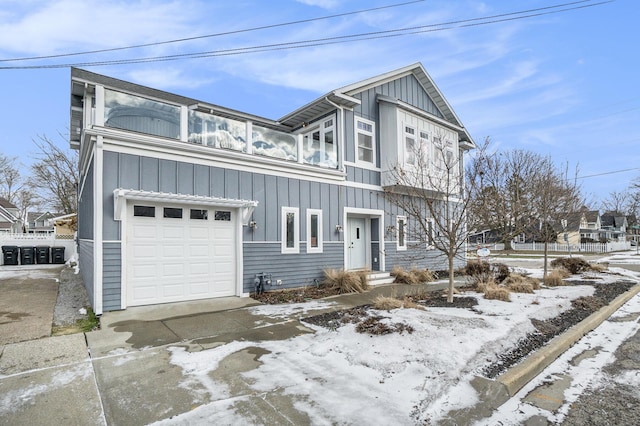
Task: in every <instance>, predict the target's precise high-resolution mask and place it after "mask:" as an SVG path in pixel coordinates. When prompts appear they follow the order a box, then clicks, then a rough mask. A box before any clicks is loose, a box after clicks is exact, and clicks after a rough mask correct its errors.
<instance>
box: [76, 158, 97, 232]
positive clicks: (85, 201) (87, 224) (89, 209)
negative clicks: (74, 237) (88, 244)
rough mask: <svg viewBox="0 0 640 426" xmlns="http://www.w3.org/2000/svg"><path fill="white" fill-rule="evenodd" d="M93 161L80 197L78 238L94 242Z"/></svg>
mask: <svg viewBox="0 0 640 426" xmlns="http://www.w3.org/2000/svg"><path fill="white" fill-rule="evenodd" d="M93 170H94V167H93V160H91V164H90V165H89V168H88V170H87V177H86V179H85V181H84V185H83V186H82V188H81V191H82V192H81V193H80V194H79V197H78V213H79V214H78V238H79V239H80V238H84V239H88V240H93V197H94V194H93Z"/></svg>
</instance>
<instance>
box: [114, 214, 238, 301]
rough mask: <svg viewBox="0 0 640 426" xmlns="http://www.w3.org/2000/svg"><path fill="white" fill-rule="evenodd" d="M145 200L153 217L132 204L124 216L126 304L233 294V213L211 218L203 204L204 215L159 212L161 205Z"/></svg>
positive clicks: (235, 242)
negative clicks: (227, 217)
mask: <svg viewBox="0 0 640 426" xmlns="http://www.w3.org/2000/svg"><path fill="white" fill-rule="evenodd" d="M145 204H146V203H145ZM149 205H155V207H156V210H155V211H156V216H155V217H136V216H133V213H132V211H133V209H132V208H131V209H130V210H129V214H128V216H127V241H126V244H127V250H126V252H127V258H126V262H127V265H126V270H127V287H128V290H127V305H129V306H135V305H149V304H157V303H166V302H177V301H183V300H195V299H204V298H210V297H222V296H231V295H234V294H235V289H236V267H237V262H236V251H237V246H236V245H237V243H238V242H237V241H236V239H237V238H236V222H235V217H236V215H235V214H232V215H231V218H232V220H231V221H227V220H217V221H216V220H214V216H213V214H211V213H212V211H211V210H209V211H210V215H209V219H208V220H195V219H190V218H189V215H188V214H187V215H186V216H185V217H184V218H182V219H181V218H165V217H163V214H162V213H161V212H162V211H163V207H165V206H164V205H162V204H157V203H156V204H154V203H149ZM129 207H131V206H129ZM172 207H176V206H175V205H174V206H172ZM195 208H197V206H196V207H195ZM203 209H206V207H205V208H203Z"/></svg>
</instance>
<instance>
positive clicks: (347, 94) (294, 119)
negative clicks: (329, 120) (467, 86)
mask: <svg viewBox="0 0 640 426" xmlns="http://www.w3.org/2000/svg"><path fill="white" fill-rule="evenodd" d="M410 74H413V75H414V76H415V77H416V79H417V80H418V82H420V84H421V85H422V87H423V88H424V90H425V91H426V93H427V94H428V95H429V97H430V98H431V99H432V100H433V102H434V103H435V104H436V106H437V107H438V109H439V110H440V112H441V113H442V115H443V116H444V118H445V120H446V121H447V122H449V123H451V124H453V125H454V126H456V127H460V128H462V129H463V132H462V134H461V139H462V140H466V141H468V142H470V143H472V144H473V139H472V138H471V135H470V134H469V133H468V132H467V131H466V129H464V126H463V125H462V122H461V121H460V119H459V118H458V116H457V115H456V113H455V112H454V111H453V108H451V105H449V102H447V100H446V99H445V97H444V95H443V94H442V92H441V91H440V89H438V86H436V84H435V83H434V81H433V79H432V78H431V76H430V75H429V74H428V73H427V71H426V70H425V69H424V67H423V66H422V64H421V63H419V62H417V63H415V64H413V65H408V66H406V67H403V68H400V69H397V70H394V71H390V72H387V73H384V74H381V75H378V76H376V77H371V78H368V79H366V80H362V81H359V82H357V83H353V84H349V85H347V86H344V87H341V88H339V89H336V90H333V91H331V92H329V93H327V94H326V95H323V96H320V97H319V98H318V99H316V100H315V101H313V102H310V103H308V104H307V105H304V106H302V107H300V108H298V109H297V110H295V111H293V112H292V113H289V114H287V115H285V116H284V117H282V118H280V119H279V120H278V121H279V122H280V123H282V124H285V125H287V126H289V127H292V128H297V127H300V126H302V125H303V123H308V122H310V121H311V120H312V119H314V118H316V117H318V116H319V115H321V114H323V113H324V112H327V111H330V110H332V109H334V108H335V107H336V105H340V106H343V107H346V108H353V107H354V106H356V105H358V104H360V100H359V99H357V98H355V97H354V95H355V94H357V93H359V92H363V91H365V90H367V89H369V88H371V87H374V86H378V85H381V84H384V83H386V82H389V81H392V80H396V79H398V78H401V77H404V76H406V75H410Z"/></svg>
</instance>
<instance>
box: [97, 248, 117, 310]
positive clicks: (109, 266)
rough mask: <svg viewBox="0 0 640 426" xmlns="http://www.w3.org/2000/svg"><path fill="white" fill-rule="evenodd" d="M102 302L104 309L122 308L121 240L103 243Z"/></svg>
mask: <svg viewBox="0 0 640 426" xmlns="http://www.w3.org/2000/svg"><path fill="white" fill-rule="evenodd" d="M102 247H103V249H102V264H103V269H102V303H103V309H104V311H114V310H118V309H120V308H121V306H122V305H121V298H120V296H121V290H120V288H121V281H120V278H121V274H122V259H121V251H120V242H105V243H103V244H102Z"/></svg>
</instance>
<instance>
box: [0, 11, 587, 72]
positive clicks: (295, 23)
mask: <svg viewBox="0 0 640 426" xmlns="http://www.w3.org/2000/svg"><path fill="white" fill-rule="evenodd" d="M423 1H425V0H414V1H408V2H404V3H395V4H391V5H387V6H380V7H372V8H369V9H361V10H355V11H352V12H345V13H338V14H335V15H326V16H320V17H317V18H309V19H300V20H297V21H290V22H282V23H278V24H270V25H263V26H259V27H252V28H245V29H241V30H234V31H225V32H221V33H215V34H207V35H200V36H194V37H185V38H177V39H173V40H165V41H157V42H153V43H145V44H135V45H131V46H123V47H112V48H107V49H97V50H88V51H84V52H74V53H62V54H58V55H46V56H31V57H25V58H14V59H0V62H16V61H33V60H39V59H53V58H64V57H69V56H80V55H90V54H95V53H106V52H115V51H119V50H129V49H138V48H141V47H152V46H161V45H164V44H172V43H182V42H185V41H193V40H200V39H204V38H212V37H222V36H227V35H233V34H241V33H248V32H253V31H260V30H267V29H272V28H278V27H285V26H290V25H297V24H305V23H308V22H314V21H322V20H327V19H333V18H340V17H343V16H349V15H357V14H359V13H366V12H374V11H378V10H383V9H390V8H394V7H400V6H406V5H409V4H414V3H420V2H423ZM585 1H590V0H585Z"/></svg>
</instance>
